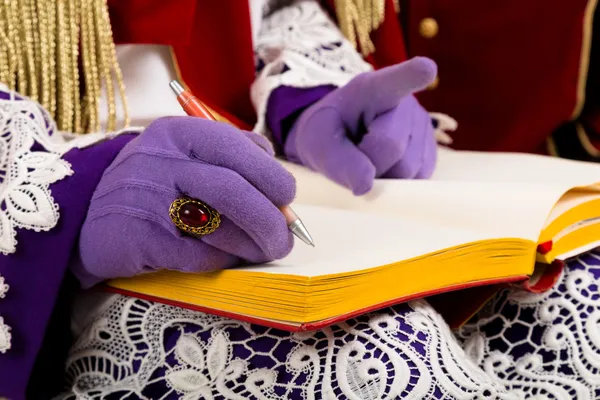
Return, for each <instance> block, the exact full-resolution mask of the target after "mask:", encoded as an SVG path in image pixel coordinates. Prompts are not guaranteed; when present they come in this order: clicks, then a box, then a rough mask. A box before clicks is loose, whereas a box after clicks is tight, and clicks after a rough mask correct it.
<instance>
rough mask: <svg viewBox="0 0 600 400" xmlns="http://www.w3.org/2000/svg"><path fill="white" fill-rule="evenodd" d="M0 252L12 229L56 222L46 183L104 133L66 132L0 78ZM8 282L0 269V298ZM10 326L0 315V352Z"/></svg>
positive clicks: (11, 244) (13, 243)
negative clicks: (68, 157) (77, 150)
mask: <svg viewBox="0 0 600 400" xmlns="http://www.w3.org/2000/svg"><path fill="white" fill-rule="evenodd" d="M0 93H1V94H2V95H3V96H5V97H7V98H3V99H0V253H2V254H4V255H7V254H11V253H14V252H15V251H16V247H17V237H16V230H17V229H19V228H20V229H29V230H34V231H37V232H39V231H48V230H50V229H52V228H54V227H55V226H56V224H57V222H58V218H59V213H58V204H56V203H55V202H54V199H53V198H52V194H51V192H50V185H51V184H52V183H55V182H57V181H59V180H61V179H63V178H65V177H66V176H69V175H72V174H73V171H72V169H71V166H70V164H69V163H68V162H66V161H65V160H63V159H62V158H61V157H62V156H63V155H64V154H65V153H66V152H67V151H69V150H70V149H72V148H74V147H82V146H87V145H89V144H91V143H95V142H97V141H99V140H102V139H104V138H105V137H106V135H104V134H101V133H97V134H91V135H85V136H78V137H72V138H70V140H69V138H67V136H66V135H63V134H62V133H59V132H58V131H57V129H56V125H55V123H54V121H53V120H52V119H51V118H50V116H49V115H48V113H47V112H46V111H45V110H44V109H43V108H42V107H41V106H40V105H39V104H37V103H36V102H34V101H31V100H29V99H26V98H23V97H22V96H20V95H18V94H17V93H15V92H13V91H10V90H8V88H7V87H6V86H4V85H2V84H0ZM7 291H8V284H6V283H5V282H4V278H3V277H2V275H0V298H4V297H5V295H6V294H7ZM10 339H11V335H10V328H9V327H8V326H7V325H6V324H5V323H4V321H3V319H2V318H1V317H0V352H2V353H4V352H6V351H7V350H9V349H10Z"/></svg>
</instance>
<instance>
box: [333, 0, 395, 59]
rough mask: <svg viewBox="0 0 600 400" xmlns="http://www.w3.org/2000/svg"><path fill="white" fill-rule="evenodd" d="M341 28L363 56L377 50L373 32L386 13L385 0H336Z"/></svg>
mask: <svg viewBox="0 0 600 400" xmlns="http://www.w3.org/2000/svg"><path fill="white" fill-rule="evenodd" d="M335 10H336V14H337V18H338V23H339V26H340V29H341V31H342V33H343V34H344V36H345V37H346V38H347V39H348V40H349V41H350V43H352V45H353V46H354V47H355V48H359V47H360V50H361V52H362V54H363V56H368V55H369V54H371V53H373V52H374V51H375V45H374V44H373V42H372V41H371V37H370V35H371V33H372V32H373V31H374V30H375V29H377V28H379V26H380V25H381V23H382V22H383V18H384V15H385V0H335Z"/></svg>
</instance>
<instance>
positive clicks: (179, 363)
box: [64, 295, 506, 400]
mask: <svg viewBox="0 0 600 400" xmlns="http://www.w3.org/2000/svg"><path fill="white" fill-rule="evenodd" d="M257 329H258V330H257ZM168 332H171V333H170V334H169V333H168ZM172 332H178V333H177V335H178V337H177V341H176V343H174V345H171V347H169V346H168V345H167V344H166V343H167V342H168V341H169V340H168V339H167V338H172V337H173V334H172ZM255 357H258V358H261V357H263V358H265V359H266V360H267V361H265V363H269V364H270V368H260V367H257V366H256V365H257V361H255ZM259 363H260V362H259ZM137 366H139V367H137ZM286 376H287V378H286ZM67 379H68V382H69V387H70V388H71V392H70V393H67V394H65V395H64V398H69V399H70V398H73V396H76V397H77V398H85V399H92V398H93V399H101V398H106V397H107V396H108V395H109V394H118V395H119V396H121V397H119V398H127V396H128V395H131V396H132V397H137V396H139V397H144V396H143V393H142V392H143V391H144V389H146V390H147V389H148V388H149V387H152V386H156V385H162V387H165V388H166V390H167V391H169V390H170V392H169V393H171V394H172V395H173V394H174V393H173V392H175V393H177V394H178V396H176V398H182V399H198V398H204V399H213V398H227V399H248V398H253V399H264V400H267V399H268V400H275V399H282V400H283V399H291V398H294V399H314V398H324V399H334V398H345V399H357V400H358V399H360V400H375V399H396V398H400V397H402V398H404V396H407V398H414V399H429V398H433V397H434V394H435V395H436V397H437V395H439V396H440V397H438V398H443V399H459V398H460V399H464V398H490V399H497V398H505V397H506V396H505V394H504V393H503V388H502V387H501V386H500V385H497V384H496V383H494V382H493V381H492V380H491V379H490V377H489V376H488V375H487V374H486V373H485V372H484V371H482V370H481V369H479V368H478V367H477V366H476V365H475V364H474V363H473V362H471V361H470V360H469V359H468V357H467V356H466V355H465V353H464V352H463V350H462V349H461V348H460V345H459V344H458V342H457V341H456V339H455V338H454V337H453V335H452V333H451V332H450V330H449V328H448V326H447V325H446V323H445V322H444V321H443V320H442V318H441V317H440V316H439V315H438V314H437V313H436V312H435V311H433V309H432V308H431V307H430V306H429V305H428V304H427V303H425V302H414V303H411V304H410V305H408V306H402V307H401V308H399V309H398V310H397V311H396V310H394V309H388V310H386V311H385V312H380V313H376V314H372V315H370V316H369V317H368V318H362V319H360V320H353V321H348V322H347V323H343V324H339V325H337V326H333V327H331V328H327V329H324V330H321V331H317V332H304V333H298V334H283V333H281V332H278V331H275V330H266V331H265V330H262V329H261V328H257V327H254V326H252V325H249V324H245V323H240V322H236V321H233V320H229V319H225V318H220V317H215V316H212V315H208V314H203V313H199V312H193V311H189V310H185V309H181V308H175V307H171V306H166V305H162V304H157V303H150V302H147V301H143V300H139V299H133V298H127V297H123V296H118V295H115V296H114V297H113V301H111V302H109V303H108V306H106V307H104V308H103V310H102V311H101V312H100V313H99V314H98V315H96V318H95V319H94V320H93V321H92V323H91V324H90V325H89V326H88V328H87V329H86V330H85V331H84V332H83V333H82V335H81V336H80V338H79V340H78V342H77V343H76V345H75V346H74V348H73V349H72V355H71V357H70V359H69V360H68V363H67ZM153 395H155V396H157V397H156V398H158V397H160V398H164V397H162V396H163V395H164V396H165V397H166V396H167V395H165V394H164V392H161V394H153ZM486 396H487V397H486ZM169 398H170V397H169Z"/></svg>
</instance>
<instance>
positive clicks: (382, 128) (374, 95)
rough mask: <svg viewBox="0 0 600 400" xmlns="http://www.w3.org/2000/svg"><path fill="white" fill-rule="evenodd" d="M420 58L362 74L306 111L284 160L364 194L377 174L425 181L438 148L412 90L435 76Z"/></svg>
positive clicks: (291, 135)
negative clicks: (298, 164)
mask: <svg viewBox="0 0 600 400" xmlns="http://www.w3.org/2000/svg"><path fill="white" fill-rule="evenodd" d="M436 73H437V67H436V65H435V63H434V62H433V61H431V60H430V59H427V58H423V57H417V58H414V59H412V60H409V61H407V62H404V63H402V64H399V65H395V66H392V67H388V68H384V69H382V70H379V71H375V72H367V73H364V74H361V75H359V76H357V77H356V78H354V79H353V80H352V81H350V82H349V83H348V84H347V85H345V86H343V87H340V88H338V89H336V90H334V91H333V92H331V93H329V94H328V95H326V96H325V97H323V98H322V99H321V100H319V101H318V102H317V103H315V104H313V105H312V106H310V107H309V108H308V109H306V110H305V111H304V112H303V113H302V115H301V116H300V117H299V118H298V120H297V121H296V123H295V125H294V127H293V128H292V130H291V131H290V133H289V136H288V138H287V140H286V143H285V147H284V152H285V154H286V156H287V157H288V159H289V160H291V161H294V162H297V163H300V164H302V165H305V166H307V167H309V168H311V169H313V170H315V171H317V172H320V173H322V174H324V175H326V176H327V177H329V178H330V179H332V180H333V181H335V182H337V183H339V184H341V185H343V186H346V187H347V188H349V189H351V190H352V191H353V192H354V194H356V195H361V194H364V193H367V192H368V191H369V190H371V188H372V186H373V182H374V179H375V178H379V177H383V178H405V179H415V178H428V177H430V176H431V174H432V173H433V171H434V169H435V163H436V156H437V146H436V141H435V136H434V129H433V125H432V122H431V118H430V116H429V114H428V113H427V111H425V109H424V108H423V107H421V105H420V104H419V103H418V102H417V100H416V99H415V97H414V96H413V93H415V92H417V91H420V90H422V89H424V88H425V87H427V85H429V84H430V83H431V82H432V81H433V80H434V79H435V76H436Z"/></svg>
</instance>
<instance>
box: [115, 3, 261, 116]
mask: <svg viewBox="0 0 600 400" xmlns="http://www.w3.org/2000/svg"><path fill="white" fill-rule="evenodd" d="M108 5H109V12H110V16H111V23H112V25H113V34H114V39H115V42H116V43H120V44H123V43H152V44H164V45H170V46H172V48H173V51H174V54H175V57H176V59H177V64H178V68H179V71H180V72H181V78H182V80H183V81H184V83H185V84H186V85H187V86H188V87H189V88H190V89H191V90H192V92H193V93H194V94H195V95H196V96H197V97H198V98H199V99H200V100H202V101H203V102H204V103H206V104H207V105H208V106H209V107H211V108H213V109H214V110H216V111H217V112H218V113H220V114H222V115H223V116H225V117H227V118H230V119H235V118H239V119H241V120H242V122H243V123H244V124H246V125H247V126H251V125H253V124H254V122H255V120H256V116H255V113H254V109H253V107H252V103H251V101H250V85H251V84H252V82H253V81H254V76H255V74H254V55H253V48H252V35H251V25H250V11H249V9H248V2H247V1H225V2H217V1H211V0H177V1H168V2H167V1H165V0H127V1H124V0H109V1H108ZM232 117H234V118H232Z"/></svg>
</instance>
